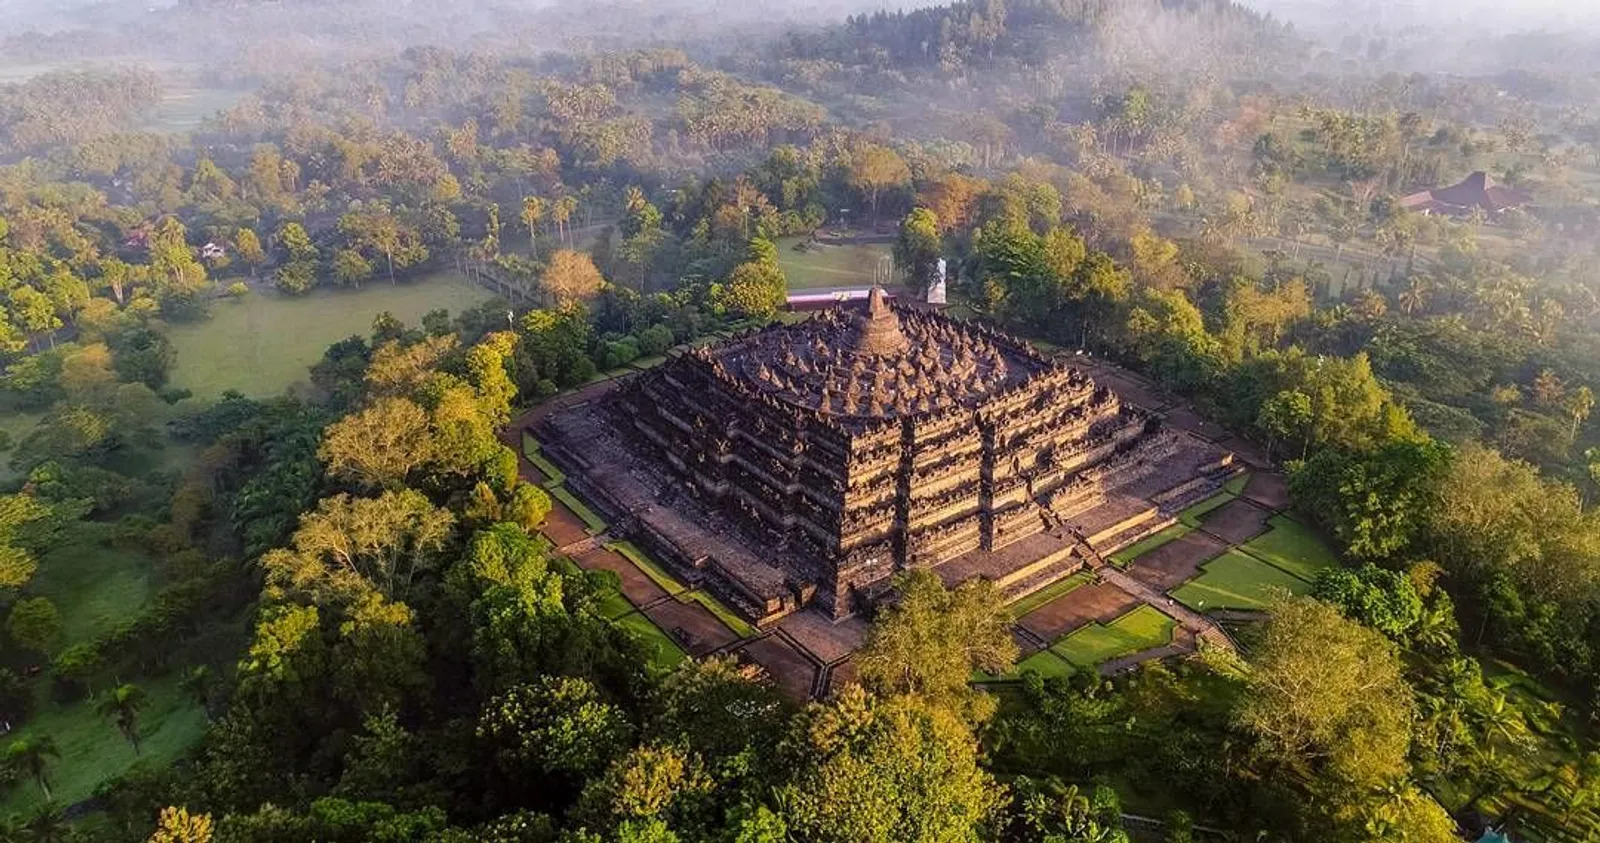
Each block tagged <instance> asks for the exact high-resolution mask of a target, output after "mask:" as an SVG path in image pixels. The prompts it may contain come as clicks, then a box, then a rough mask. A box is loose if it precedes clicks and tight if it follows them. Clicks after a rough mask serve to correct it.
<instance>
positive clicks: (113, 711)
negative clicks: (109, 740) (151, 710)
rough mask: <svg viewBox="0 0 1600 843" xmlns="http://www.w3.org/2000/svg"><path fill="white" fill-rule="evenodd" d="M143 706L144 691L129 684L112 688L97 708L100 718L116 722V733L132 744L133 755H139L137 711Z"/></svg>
mask: <svg viewBox="0 0 1600 843" xmlns="http://www.w3.org/2000/svg"><path fill="white" fill-rule="evenodd" d="M144 706H145V693H144V689H143V688H140V687H139V686H138V685H134V684H131V683H129V684H123V685H119V686H117V687H116V688H113V689H112V690H111V691H110V693H107V694H106V695H105V697H104V698H102V699H101V700H100V705H99V706H98V708H99V710H100V714H101V716H103V717H109V718H111V719H112V720H114V721H116V724H117V731H119V732H121V733H122V736H123V737H124V738H127V739H128V743H130V744H133V754H135V755H138V754H139V710H140V709H142V708H144Z"/></svg>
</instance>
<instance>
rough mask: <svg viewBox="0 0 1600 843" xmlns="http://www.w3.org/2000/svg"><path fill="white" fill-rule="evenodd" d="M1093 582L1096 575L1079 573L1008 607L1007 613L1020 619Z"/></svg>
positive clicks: (1085, 572) (1086, 572)
mask: <svg viewBox="0 0 1600 843" xmlns="http://www.w3.org/2000/svg"><path fill="white" fill-rule="evenodd" d="M1091 582H1094V574H1092V573H1090V572H1088V571H1078V572H1076V573H1074V574H1073V575H1072V576H1069V577H1067V578H1065V579H1062V580H1058V581H1056V582H1054V583H1051V584H1050V585H1047V586H1045V587H1044V588H1041V589H1039V590H1038V591H1035V592H1034V593H1032V594H1029V595H1027V596H1026V597H1023V598H1022V599H1020V600H1018V601H1017V602H1015V603H1012V604H1011V605H1010V606H1007V607H1006V611H1007V612H1010V613H1011V617H1013V618H1020V617H1022V616H1023V615H1026V614H1028V613H1029V612H1031V611H1033V610H1034V609H1037V608H1039V607H1040V606H1043V605H1045V604H1047V603H1049V602H1050V601H1052V600H1054V599H1056V598H1057V597H1060V596H1062V595H1063V594H1069V593H1071V592H1072V591H1073V590H1075V589H1077V588H1078V587H1080V586H1083V585H1085V584H1088V583H1091Z"/></svg>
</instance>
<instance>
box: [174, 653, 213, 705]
mask: <svg viewBox="0 0 1600 843" xmlns="http://www.w3.org/2000/svg"><path fill="white" fill-rule="evenodd" d="M216 685H217V676H216V674H215V673H214V672H212V670H211V667H210V665H204V664H202V665H198V666H196V667H194V668H192V669H190V670H189V672H188V673H187V674H185V675H184V677H183V681H181V682H179V683H178V687H179V688H181V689H183V691H184V692H185V693H187V694H189V696H191V697H193V698H194V701H195V702H197V703H199V704H200V708H201V710H203V711H204V712H205V713H206V717H207V718H210V717H211V691H212V689H214V688H215V687H216Z"/></svg>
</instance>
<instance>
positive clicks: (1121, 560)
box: [1111, 522, 1194, 568]
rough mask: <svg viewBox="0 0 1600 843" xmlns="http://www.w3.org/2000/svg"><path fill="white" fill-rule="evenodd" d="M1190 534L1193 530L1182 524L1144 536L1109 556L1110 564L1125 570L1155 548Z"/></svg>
mask: <svg viewBox="0 0 1600 843" xmlns="http://www.w3.org/2000/svg"><path fill="white" fill-rule="evenodd" d="M1192 532H1194V528H1193V527H1191V526H1189V525H1188V524H1184V523H1182V522H1179V523H1177V524H1173V525H1172V526H1170V527H1168V528H1166V529H1165V530H1162V531H1161V532H1159V533H1156V534H1155V535H1151V536H1146V537H1144V538H1142V539H1140V540H1139V541H1136V542H1134V543H1133V544H1130V545H1128V546H1127V547H1125V548H1123V549H1121V550H1119V551H1117V552H1116V553H1113V554H1111V562H1112V564H1114V565H1116V566H1117V567H1118V568H1126V567H1128V565H1130V564H1132V562H1133V560H1135V559H1138V558H1139V557H1141V556H1143V555H1145V554H1146V553H1149V552H1150V551H1152V550H1155V549H1156V548H1158V547H1160V546H1162V545H1164V544H1166V543H1168V542H1173V541H1177V540H1178V539H1181V538H1183V537H1184V536H1186V535H1188V534H1190V533H1192Z"/></svg>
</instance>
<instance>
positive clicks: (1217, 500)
mask: <svg viewBox="0 0 1600 843" xmlns="http://www.w3.org/2000/svg"><path fill="white" fill-rule="evenodd" d="M1233 498H1234V496H1233V494H1231V493H1229V492H1226V491H1223V492H1218V493H1216V494H1215V495H1212V496H1211V497H1209V498H1206V499H1205V500H1203V501H1201V502H1199V503H1197V504H1195V505H1194V506H1191V507H1189V508H1188V509H1185V510H1184V511H1182V512H1180V513H1178V520H1179V521H1181V522H1183V523H1185V524H1188V525H1189V526H1190V527H1196V528H1198V527H1199V526H1200V519H1201V518H1203V517H1205V514H1206V513H1208V512H1210V511H1211V510H1213V509H1217V508H1218V507H1221V506H1226V505H1227V503H1228V502H1229V501H1231V500H1233Z"/></svg>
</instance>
